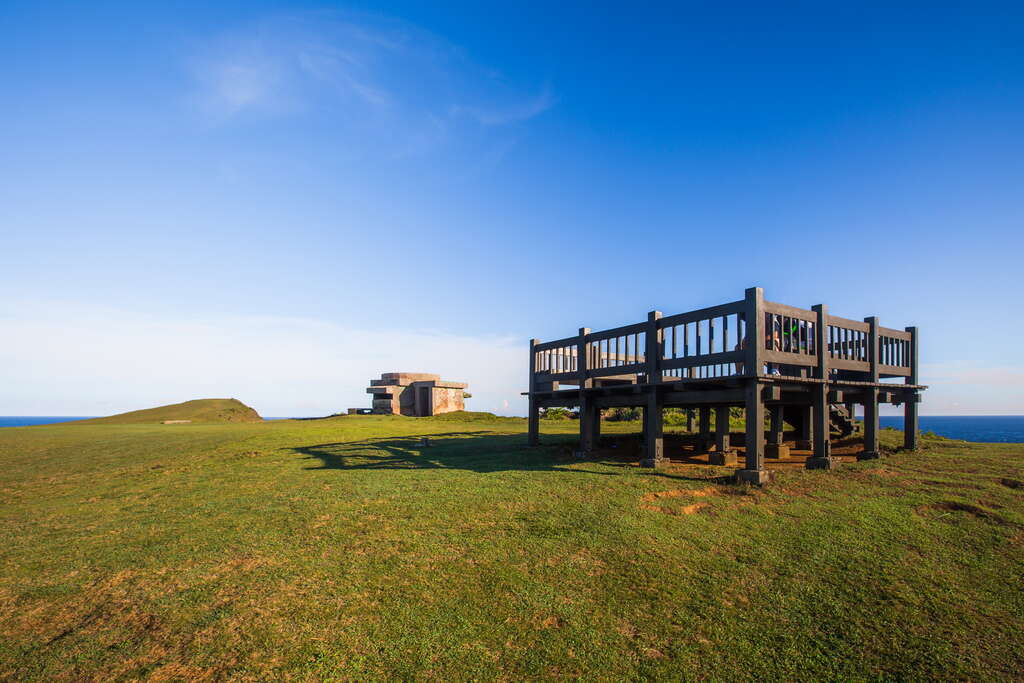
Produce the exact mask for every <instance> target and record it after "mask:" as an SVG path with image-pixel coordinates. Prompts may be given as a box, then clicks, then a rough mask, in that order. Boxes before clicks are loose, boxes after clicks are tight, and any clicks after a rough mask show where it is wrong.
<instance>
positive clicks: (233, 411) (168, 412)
mask: <svg viewBox="0 0 1024 683" xmlns="http://www.w3.org/2000/svg"><path fill="white" fill-rule="evenodd" d="M167 420H188V421H190V422H194V423H216V422H263V418H262V417H260V415H259V413H257V412H256V411H255V410H253V409H252V408H250V407H249V406H247V405H245V404H244V403H242V402H241V401H239V400H238V399H237V398H198V399H195V400H193V401H185V402H184V403H174V404H172V405H169V406H159V407H157V408H147V409H145V410H133V411H131V412H130V413H121V414H119V415H111V416H109V417H96V418H92V419H90V420H78V421H76V422H66V423H64V424H67V425H84V424H121V425H127V424H160V423H162V422H164V421H167Z"/></svg>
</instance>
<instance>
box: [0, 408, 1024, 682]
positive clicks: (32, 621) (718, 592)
mask: <svg viewBox="0 0 1024 683" xmlns="http://www.w3.org/2000/svg"><path fill="white" fill-rule="evenodd" d="M576 426H577V423H576V422H574V421H567V422H564V423H559V422H545V423H544V425H543V430H544V431H545V442H546V444H547V445H545V446H544V447H542V448H539V449H528V448H526V447H525V437H524V434H523V432H524V430H525V422H524V421H523V420H519V419H501V418H493V417H489V416H486V415H480V414H476V415H474V414H465V415H446V416H439V417H436V418H420V419H416V418H402V417H393V416H381V417H377V416H373V417H340V418H332V419H326V420H312V421H302V422H300V421H282V422H271V423H263V424H221V425H198V424H194V425H177V426H173V427H168V426H164V425H68V426H54V427H29V428H11V429H3V430H0V472H2V473H3V474H2V475H0V516H2V517H0V521H2V529H3V537H4V539H5V540H4V543H3V544H2V546H0V677H3V678H8V679H20V680H37V681H50V680H55V679H57V680H60V679H64V680H69V679H70V680H80V679H97V680H108V679H136V678H149V677H152V678H155V679H175V678H178V679H192V678H203V677H208V678H227V679H241V680H254V679H267V678H291V679H294V680H320V679H324V678H339V679H358V680H366V679H382V678H400V679H437V680H464V679H492V678H517V679H518V678H554V677H569V676H585V677H587V678H598V679H607V680H620V679H624V678H632V679H635V678H648V677H649V678H672V679H679V678H685V679H691V678H712V679H762V680H763V679H778V678H786V679H794V678H801V679H811V678H813V679H820V678H832V679H848V678H875V677H884V678H915V679H928V678H944V679H951V678H957V679H1007V678H1017V677H1019V676H1020V672H1021V671H1022V670H1024V593H1022V591H1021V576H1022V575H1024V489H1022V488H1021V486H1022V484H1021V482H1022V481H1024V445H978V444H975V445H968V444H964V443H960V442H951V441H946V440H942V439H931V438H929V439H925V442H924V446H925V447H924V449H923V450H922V451H921V452H918V453H913V454H910V453H898V454H893V455H889V456H887V457H885V458H883V459H882V460H877V461H870V462H864V463H859V464H855V465H849V466H845V467H844V468H843V469H841V470H838V471H835V472H805V471H786V472H781V473H780V474H779V479H778V481H777V483H776V484H775V485H773V486H771V487H768V488H766V489H763V490H753V489H747V488H742V487H737V486H734V485H728V484H724V483H721V482H720V481H719V480H718V479H716V477H719V476H720V475H722V474H724V473H725V472H727V470H724V469H718V468H713V467H704V466H689V467H680V468H677V469H672V470H669V471H663V472H651V471H647V470H643V469H640V468H637V467H634V466H632V465H629V464H627V463H623V462H617V461H615V460H607V461H598V462H590V461H587V462H580V461H574V460H571V459H569V458H568V454H569V453H571V446H572V444H573V442H574V438H573V435H572V433H571V432H572V430H574V429H575V428H576ZM636 428H637V427H636V425H635V424H632V425H631V424H629V423H619V424H607V425H605V426H604V431H605V432H616V431H630V430H636ZM422 435H429V436H430V445H429V446H421V445H420V437H421V436H422ZM883 438H884V439H885V444H886V445H888V446H894V445H895V444H896V443H898V440H899V438H900V434H899V433H898V432H892V431H890V430H886V431H884V432H883ZM659 494H660V495H659ZM701 505H703V507H701Z"/></svg>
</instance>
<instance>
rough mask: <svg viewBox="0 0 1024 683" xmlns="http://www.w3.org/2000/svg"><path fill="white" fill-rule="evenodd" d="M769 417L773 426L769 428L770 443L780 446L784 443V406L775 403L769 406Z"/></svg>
mask: <svg viewBox="0 0 1024 683" xmlns="http://www.w3.org/2000/svg"><path fill="white" fill-rule="evenodd" d="M768 417H769V419H770V420H771V427H769V430H768V443H769V444H771V445H772V446H778V445H779V444H781V443H782V406H781V405H773V406H771V407H770V408H768Z"/></svg>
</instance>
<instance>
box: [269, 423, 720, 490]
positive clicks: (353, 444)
mask: <svg viewBox="0 0 1024 683" xmlns="http://www.w3.org/2000/svg"><path fill="white" fill-rule="evenodd" d="M425 436H426V438H427V439H428V441H427V442H424V440H423V439H424V436H409V437H402V438H390V439H364V440H361V441H345V442H336V443H323V444H317V445H314V446H302V447H299V448H290V449H287V450H288V451H289V452H291V453H297V454H299V455H302V456H303V457H304V458H305V459H307V460H315V461H319V464H316V465H310V466H309V467H306V469H307V470H384V469H389V470H398V469H463V470H470V471H473V472H484V473H486V472H506V471H513V470H522V471H527V470H529V471H552V472H573V473H578V474H600V475H605V476H618V473H617V472H614V471H601V470H596V469H593V468H586V467H580V466H579V465H580V464H582V463H583V462H584V461H581V460H579V459H576V458H574V457H572V453H573V451H574V450H575V449H576V447H577V444H578V439H577V438H576V437H575V436H573V435H558V436H555V435H551V436H545V441H546V443H544V444H543V445H542V446H541V447H539V448H531V447H529V446H528V445H527V443H526V435H525V434H494V433H493V432H487V431H462V432H446V433H442V434H428V435H425ZM591 462H592V464H595V465H602V466H611V467H616V468H630V469H633V470H635V469H638V468H636V464H635V463H633V464H632V465H631V464H630V463H627V462H622V461H620V460H616V459H614V458H605V457H602V458H599V459H598V460H594V461H591ZM568 465H574V466H573V467H568ZM642 472H643V473H644V474H647V475H650V476H657V477H664V478H667V479H679V480H687V481H702V482H707V481H713V480H717V479H718V477H702V476H686V475H683V474H680V473H678V472H673V473H669V472H663V471H660V470H649V469H644V470H642Z"/></svg>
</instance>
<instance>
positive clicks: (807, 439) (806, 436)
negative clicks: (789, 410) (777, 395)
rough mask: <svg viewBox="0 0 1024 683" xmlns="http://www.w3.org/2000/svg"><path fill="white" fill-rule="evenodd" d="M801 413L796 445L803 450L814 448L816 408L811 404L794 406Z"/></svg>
mask: <svg viewBox="0 0 1024 683" xmlns="http://www.w3.org/2000/svg"><path fill="white" fill-rule="evenodd" d="M794 410H799V411H800V413H801V418H802V419H801V420H800V429H798V430H797V433H796V447H797V449H798V450H801V451H809V450H812V449H813V448H814V409H813V408H811V407H810V406H800V407H798V408H794Z"/></svg>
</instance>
